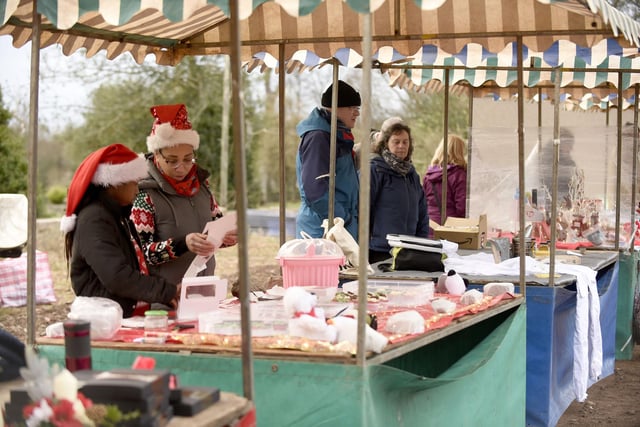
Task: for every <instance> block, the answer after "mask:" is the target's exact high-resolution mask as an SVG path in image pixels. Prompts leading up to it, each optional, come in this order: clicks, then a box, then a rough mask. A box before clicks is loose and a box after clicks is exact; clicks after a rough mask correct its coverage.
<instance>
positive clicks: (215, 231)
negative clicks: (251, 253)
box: [184, 212, 238, 277]
mask: <svg viewBox="0 0 640 427" xmlns="http://www.w3.org/2000/svg"><path fill="white" fill-rule="evenodd" d="M237 229H238V227H237V225H236V213H235V212H230V213H228V214H227V215H225V216H223V217H222V218H218V219H217V220H215V221H209V222H208V223H207V225H205V227H204V230H203V233H205V234H206V235H207V241H208V242H211V243H213V246H214V250H213V252H215V251H216V250H217V249H218V248H219V247H220V246H222V244H223V243H224V244H228V243H227V239H229V240H235V241H236V242H237ZM234 244H235V243H234ZM213 252H211V253H210V254H209V255H206V256H203V255H197V256H196V257H195V258H194V259H193V261H191V265H190V266H189V268H188V269H187V272H186V273H185V275H184V277H195V276H196V275H197V274H198V273H199V272H201V271H202V270H204V269H205V268H206V265H207V261H209V259H210V258H211V257H212V256H213Z"/></svg>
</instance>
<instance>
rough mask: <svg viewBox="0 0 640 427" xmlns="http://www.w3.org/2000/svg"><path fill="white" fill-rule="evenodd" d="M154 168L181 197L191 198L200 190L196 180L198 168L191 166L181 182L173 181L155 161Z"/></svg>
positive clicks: (198, 182)
mask: <svg viewBox="0 0 640 427" xmlns="http://www.w3.org/2000/svg"><path fill="white" fill-rule="evenodd" d="M156 167H157V168H158V170H159V171H160V173H161V174H162V177H163V178H164V179H166V180H167V182H168V183H169V184H170V185H171V187H173V189H174V190H176V193H178V194H179V195H181V196H185V197H191V196H193V195H194V194H196V193H197V192H198V190H200V181H199V180H198V175H197V172H198V167H197V166H196V165H193V166H191V170H190V171H189V173H188V174H187V176H185V177H184V179H183V180H182V181H178V180H175V179H173V178H171V177H170V176H169V175H167V174H166V173H164V172H163V171H162V168H161V167H160V166H159V165H158V163H157V160H156Z"/></svg>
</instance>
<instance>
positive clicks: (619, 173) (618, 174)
mask: <svg viewBox="0 0 640 427" xmlns="http://www.w3.org/2000/svg"><path fill="white" fill-rule="evenodd" d="M622 85H623V82H622V73H621V72H618V115H617V116H616V119H617V125H618V130H617V135H616V138H617V156H616V244H615V246H614V248H615V250H619V249H620V193H621V187H622V186H621V183H620V180H621V179H622V101H623V98H622ZM632 221H633V219H632Z"/></svg>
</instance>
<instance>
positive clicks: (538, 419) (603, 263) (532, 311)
mask: <svg viewBox="0 0 640 427" xmlns="http://www.w3.org/2000/svg"><path fill="white" fill-rule="evenodd" d="M476 252H477V251H459V253H460V255H471V254H474V253H476ZM581 263H582V265H585V266H588V267H590V268H592V269H593V270H595V271H596V272H597V286H598V294H599V297H600V298H599V299H600V328H601V331H602V353H603V366H602V375H601V377H600V378H604V377H607V376H609V375H611V374H612V373H613V370H614V364H615V356H616V346H615V337H616V310H617V307H616V305H617V302H618V268H619V263H618V253H617V252H613V251H591V250H589V251H587V252H586V253H585V254H584V256H582V257H581ZM375 267H376V266H375V265H374V268H375ZM440 274H441V273H425V272H415V271H405V272H389V273H382V272H380V271H379V270H378V269H377V268H376V273H375V274H374V275H373V276H370V278H376V279H378V278H379V279H389V278H391V277H396V278H404V279H422V280H424V279H432V280H437V277H438V276H439V275H440ZM462 276H463V277H464V278H465V279H468V280H469V283H470V287H475V288H481V287H482V285H483V284H485V283H489V282H496V281H502V282H513V283H515V284H516V285H517V284H518V282H519V277H518V276H504V275H496V276H483V275H462ZM343 279H345V280H346V279H354V277H343ZM525 280H526V283H527V289H526V291H527V292H526V305H527V332H526V333H527V336H526V342H527V345H526V346H527V393H526V395H527V399H526V425H528V426H554V425H555V424H556V423H557V421H558V419H560V416H561V415H562V414H563V412H564V411H565V410H566V409H567V407H568V406H569V405H570V404H571V402H572V401H573V400H574V399H575V394H574V388H573V362H574V358H573V348H572V345H573V339H574V334H575V317H576V295H577V294H576V277H575V276H573V275H570V274H562V275H558V276H557V277H556V278H555V281H554V286H553V287H549V286H548V283H549V282H548V278H546V277H543V276H536V275H527V276H526V277H525ZM516 289H517V291H518V292H519V286H517V287H516ZM631 304H632V303H631ZM592 383H593V381H590V382H589V385H592ZM496 425H497V424H496Z"/></svg>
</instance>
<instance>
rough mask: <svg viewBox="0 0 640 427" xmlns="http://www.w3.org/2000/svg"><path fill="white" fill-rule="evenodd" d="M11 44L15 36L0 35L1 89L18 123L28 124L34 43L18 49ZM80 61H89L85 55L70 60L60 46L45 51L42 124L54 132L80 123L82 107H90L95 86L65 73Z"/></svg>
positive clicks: (43, 52) (42, 59)
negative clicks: (82, 83)
mask: <svg viewBox="0 0 640 427" xmlns="http://www.w3.org/2000/svg"><path fill="white" fill-rule="evenodd" d="M11 41H12V38H11V36H0V58H1V60H0V63H1V64H2V65H1V66H0V86H1V87H2V95H3V101H4V105H5V106H6V107H8V108H9V109H10V111H11V112H12V113H13V114H14V116H16V117H15V119H16V121H18V122H22V121H23V120H24V122H25V123H27V120H28V105H29V78H30V67H31V43H28V44H26V45H25V46H23V47H21V48H20V49H16V48H15V47H13V45H12V44H11ZM80 59H82V60H84V61H86V60H87V59H86V58H84V57H83V56H82V54H81V53H77V54H74V55H72V56H70V57H67V56H65V55H63V54H62V53H61V51H60V49H59V47H57V46H51V47H48V48H46V49H43V50H42V51H41V54H40V70H41V71H40V74H41V79H40V96H39V104H40V113H39V114H40V122H41V123H43V124H46V125H47V126H48V127H50V128H51V129H52V130H58V129H61V128H63V127H64V126H65V125H66V124H68V123H70V122H72V121H75V120H78V119H79V115H80V112H81V111H82V107H83V106H86V104H87V96H88V94H89V93H90V90H91V89H92V87H86V86H83V85H81V84H78V83H77V82H74V81H73V80H72V79H71V78H69V76H68V74H65V72H64V70H65V69H67V67H68V66H69V65H71V63H72V62H76V61H78V60H80Z"/></svg>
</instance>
